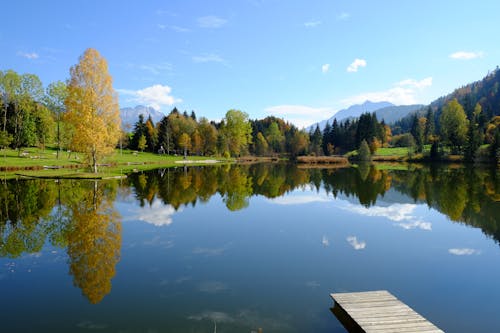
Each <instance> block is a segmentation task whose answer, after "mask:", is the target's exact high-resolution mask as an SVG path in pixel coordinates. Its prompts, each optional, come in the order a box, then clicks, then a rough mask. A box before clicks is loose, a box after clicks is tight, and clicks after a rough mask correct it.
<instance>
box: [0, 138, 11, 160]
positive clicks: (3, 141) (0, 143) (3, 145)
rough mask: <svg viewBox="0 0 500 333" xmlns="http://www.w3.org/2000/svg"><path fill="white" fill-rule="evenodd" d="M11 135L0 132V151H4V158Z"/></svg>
mask: <svg viewBox="0 0 500 333" xmlns="http://www.w3.org/2000/svg"><path fill="white" fill-rule="evenodd" d="M12 139H13V138H12V135H10V134H9V133H8V132H7V131H0V149H3V150H4V156H3V157H4V158H5V156H6V155H5V154H6V150H5V149H7V147H8V146H9V145H10V143H11V142H12Z"/></svg>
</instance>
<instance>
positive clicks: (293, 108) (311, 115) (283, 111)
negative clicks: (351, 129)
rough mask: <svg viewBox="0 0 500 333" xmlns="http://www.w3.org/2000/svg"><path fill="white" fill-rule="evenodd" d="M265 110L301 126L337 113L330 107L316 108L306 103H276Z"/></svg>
mask: <svg viewBox="0 0 500 333" xmlns="http://www.w3.org/2000/svg"><path fill="white" fill-rule="evenodd" d="M264 111H265V112H266V113H267V114H269V115H274V116H278V117H283V118H285V119H286V120H287V121H290V122H291V123H292V124H294V125H295V126H297V127H299V128H304V127H307V126H309V125H311V124H314V123H315V122H317V121H318V119H326V118H329V117H331V115H332V114H333V113H335V110H333V108H330V107H324V108H315V107H311V106H306V105H276V106H270V107H268V108H266V109H265V110H264Z"/></svg>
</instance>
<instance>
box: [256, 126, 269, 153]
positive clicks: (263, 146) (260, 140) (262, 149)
mask: <svg viewBox="0 0 500 333" xmlns="http://www.w3.org/2000/svg"><path fill="white" fill-rule="evenodd" d="M268 149H269V145H268V144H267V141H266V138H265V137H264V135H262V133H261V132H259V133H257V137H256V139H255V153H256V154H257V156H264V155H265V154H266V153H267V150H268Z"/></svg>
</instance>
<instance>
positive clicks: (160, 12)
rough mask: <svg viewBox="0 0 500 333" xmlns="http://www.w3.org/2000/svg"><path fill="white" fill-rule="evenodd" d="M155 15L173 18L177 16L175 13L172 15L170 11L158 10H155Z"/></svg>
mask: <svg viewBox="0 0 500 333" xmlns="http://www.w3.org/2000/svg"><path fill="white" fill-rule="evenodd" d="M156 15H159V16H172V17H175V16H177V13H174V12H172V11H170V10H164V9H158V10H156Z"/></svg>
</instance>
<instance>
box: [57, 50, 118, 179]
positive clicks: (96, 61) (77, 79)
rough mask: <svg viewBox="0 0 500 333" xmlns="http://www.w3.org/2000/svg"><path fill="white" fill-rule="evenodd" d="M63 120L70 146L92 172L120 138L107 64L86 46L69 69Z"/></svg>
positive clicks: (114, 95)
mask: <svg viewBox="0 0 500 333" xmlns="http://www.w3.org/2000/svg"><path fill="white" fill-rule="evenodd" d="M70 75H71V78H70V79H69V83H68V97H67V98H66V101H65V104H66V109H67V113H66V115H65V116H66V121H67V122H68V123H69V124H70V125H71V127H72V128H73V133H74V134H73V137H72V140H71V144H70V146H71V148H72V149H73V150H75V151H79V152H82V153H84V154H85V155H86V157H87V160H88V162H89V164H90V165H91V167H92V170H93V172H95V173H97V164H98V162H99V161H100V160H101V159H102V158H103V157H104V156H106V155H110V154H111V153H112V152H113V151H114V148H115V147H116V144H117V143H118V141H119V139H120V126H121V120H120V110H119V106H118V98H117V95H116V93H115V91H114V90H113V85H112V78H111V75H110V74H109V72H108V64H107V62H106V59H104V58H103V57H102V56H101V55H100V54H99V52H98V51H97V50H95V49H92V48H89V49H87V50H85V52H84V53H83V54H82V55H81V56H80V59H79V62H78V64H76V65H75V66H73V67H71V69H70Z"/></svg>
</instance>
